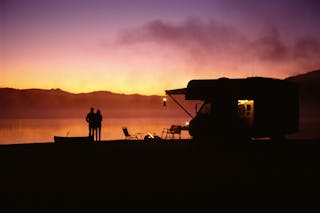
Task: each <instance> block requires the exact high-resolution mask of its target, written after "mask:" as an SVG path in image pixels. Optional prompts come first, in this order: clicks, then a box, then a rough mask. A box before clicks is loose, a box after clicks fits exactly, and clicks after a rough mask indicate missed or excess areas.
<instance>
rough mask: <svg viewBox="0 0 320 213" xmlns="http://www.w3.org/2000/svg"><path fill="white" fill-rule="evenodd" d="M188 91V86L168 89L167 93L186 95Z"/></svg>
mask: <svg viewBox="0 0 320 213" xmlns="http://www.w3.org/2000/svg"><path fill="white" fill-rule="evenodd" d="M186 93H187V88H181V89H172V90H166V94H167V95H185V94H186Z"/></svg>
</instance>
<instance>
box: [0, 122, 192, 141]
mask: <svg viewBox="0 0 320 213" xmlns="http://www.w3.org/2000/svg"><path fill="white" fill-rule="evenodd" d="M186 121H189V118H179V117H178V118H156V119H155V118H126V119H123V118H110V119H104V121H103V123H102V132H101V140H114V139H124V134H123V132H122V127H123V126H126V127H128V130H129V131H130V133H143V134H147V133H148V132H151V133H155V134H156V135H159V136H161V133H162V130H163V129H164V128H169V127H170V125H171V124H179V125H184V124H185V122H186ZM87 134H88V126H87V123H86V121H85V120H84V119H82V118H76V119H0V144H14V143H34V142H53V136H55V135H56V136H86V135H87ZM189 137H190V136H189V134H188V132H187V131H182V138H189Z"/></svg>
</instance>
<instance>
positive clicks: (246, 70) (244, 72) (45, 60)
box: [0, 0, 320, 95]
mask: <svg viewBox="0 0 320 213" xmlns="http://www.w3.org/2000/svg"><path fill="white" fill-rule="evenodd" d="M89 2H90V3H89ZM236 2H237V1H235V2H234V4H238V3H236ZM248 2H250V3H251V4H252V5H251V6H252V7H257V8H260V9H261V8H262V7H258V5H257V4H256V3H254V1H248ZM248 2H247V3H248ZM272 2H273V3H275V2H276V1H268V2H267V1H266V2H265V3H263V4H264V6H265V7H263V8H265V9H263V10H262V11H261V13H260V15H261V16H259V18H256V19H253V17H255V15H256V13H255V12H252V14H251V13H248V11H247V9H246V7H244V6H243V7H242V6H241V5H237V6H236V7H234V5H233V6H232V7H231V6H230V5H229V4H227V3H224V2H223V1H220V0H216V1H207V0H203V2H202V3H203V4H199V2H198V1H192V0H190V1H188V2H187V3H185V5H181V2H180V1H167V2H166V1H164V2H162V3H156V4H158V5H157V7H156V8H157V10H155V8H154V7H155V5H153V4H155V2H153V3H152V1H151V2H149V3H146V1H143V0H141V1H138V3H137V5H133V4H132V3H130V1H123V2H121V3H118V2H117V1H84V0H82V1H67V2H64V1H61V2H60V1H57V2H55V1H46V0H45V1H19V0H13V1H4V2H3V3H1V4H0V7H1V11H2V12H3V14H2V16H1V31H3V32H4V33H2V35H1V37H0V42H1V46H0V47H1V49H2V50H1V52H0V54H1V55H0V56H1V60H0V69H1V79H0V87H13V88H19V89H24V88H43V89H51V88H61V89H63V90H66V91H69V92H74V93H81V92H91V91H98V90H100V91H101V90H103V91H111V92H116V93H125V94H133V93H139V94H144V95H163V94H164V90H166V89H175V88H182V87H186V85H187V83H188V82H189V81H190V80H192V79H208V78H220V77H229V78H243V77H252V76H262V77H273V78H286V77H289V76H292V75H296V74H301V73H304V72H307V71H312V70H315V69H319V67H320V57H319V54H320V41H319V39H318V38H319V36H318V37H316V36H315V35H320V31H319V28H317V27H315V26H316V25H317V24H316V22H315V24H313V22H312V21H310V20H314V18H315V17H318V15H317V13H314V14H313V13H311V12H312V11H310V10H311V9H310V8H313V5H308V4H307V3H306V5H304V6H305V7H306V8H307V9H308V12H309V15H308V17H304V15H302V14H304V13H303V12H302V13H301V14H300V16H299V17H297V20H292V17H296V16H293V15H291V14H295V15H296V13H294V12H295V11H296V9H297V8H301V5H300V7H298V6H299V5H298V6H297V8H296V7H292V8H290V7H287V4H286V3H285V2H286V1H283V2H282V1H281V2H282V3H281V4H280V7H281V8H280V9H279V11H278V12H276V13H273V17H272V18H271V17H270V14H269V10H268V9H270V10H271V9H272V8H273V7H274V4H273V3H272ZM287 3H288V2H287ZM140 4H141V5H143V6H142V7H139V5H140ZM141 5H140V6H141ZM277 5H278V4H277ZM281 5H282V6H281ZM177 8H180V9H181V10H177ZM232 8H236V9H237V10H236V11H235V10H234V9H232ZM302 9H303V8H302ZM224 11H228V14H229V15H228V16H226V14H225V13H224ZM284 16H285V17H286V19H284ZM309 16H310V17H309ZM313 16H314V17H313ZM298 18H299V19H298ZM293 19H294V18H293ZM270 20H271V21H270ZM285 20H287V21H285ZM290 20H291V21H295V24H293V23H291V22H290ZM298 20H299V21H298ZM306 23H308V24H306ZM283 26H285V27H283Z"/></svg>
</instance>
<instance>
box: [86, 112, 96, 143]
mask: <svg viewBox="0 0 320 213" xmlns="http://www.w3.org/2000/svg"><path fill="white" fill-rule="evenodd" d="M93 110H94V109H93V107H91V109H90V112H89V113H88V114H87V117H86V121H87V123H88V124H89V137H94V123H95V113H94V112H93Z"/></svg>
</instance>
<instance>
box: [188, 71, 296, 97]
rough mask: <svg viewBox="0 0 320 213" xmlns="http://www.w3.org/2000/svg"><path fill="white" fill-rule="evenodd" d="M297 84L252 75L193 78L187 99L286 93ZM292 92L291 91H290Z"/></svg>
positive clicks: (265, 95) (189, 85) (189, 84)
mask: <svg viewBox="0 0 320 213" xmlns="http://www.w3.org/2000/svg"><path fill="white" fill-rule="evenodd" d="M294 87H295V85H293V84H292V83H290V82H287V81H285V80H280V79H273V78H262V77H252V78H243V79H228V78H220V79H215V80H191V81H190V82H189V83H188V86H187V88H186V91H185V94H186V96H185V98H186V100H210V99H216V98H227V97H228V98H232V97H234V98H240V99H249V98H255V97H258V96H260V97H261V96H264V97H268V96H270V95H275V93H277V94H278V95H282V94H283V95H285V94H288V92H289V91H292V90H295V89H294ZM289 93H290V92H289Z"/></svg>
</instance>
